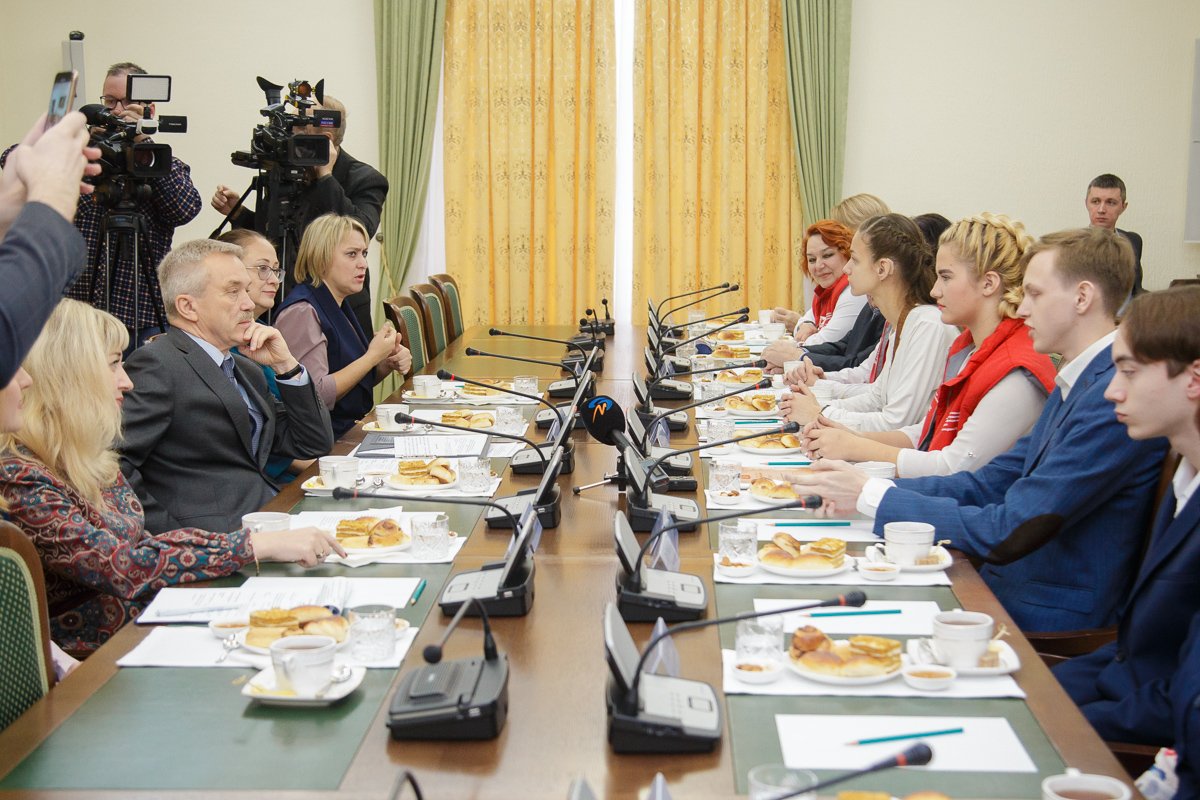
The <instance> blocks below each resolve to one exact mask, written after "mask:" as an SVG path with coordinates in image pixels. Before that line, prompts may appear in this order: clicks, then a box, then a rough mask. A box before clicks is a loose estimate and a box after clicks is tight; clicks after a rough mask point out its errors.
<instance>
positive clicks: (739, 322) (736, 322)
mask: <svg viewBox="0 0 1200 800" xmlns="http://www.w3.org/2000/svg"><path fill="white" fill-rule="evenodd" d="M749 321H750V316H749V315H748V314H741V315H739V316H738V317H737V318H736V319H734V320H733V321H732V322H726V323H725V324H724V325H718V326H717V327H715V328H710V329H708V330H706V331H705V332H704V333H701V334H699V335H698V336H693V337H692V338H690V339H684V340H683V341H682V342H679V343H678V344H673V345H671V346H670V347H667V348H665V349H664V350H663V353H664V354H666V353H671V352H673V351H675V350H678V349H679V348H681V347H683V346H684V345H685V344H691V343H692V342H696V341H699V340H701V339H704V338H706V337H708V336H712V335H713V334H714V333H716V332H718V331H723V330H725V329H726V328H732V327H733V326H734V325H742V324H744V323H746V322H749Z"/></svg>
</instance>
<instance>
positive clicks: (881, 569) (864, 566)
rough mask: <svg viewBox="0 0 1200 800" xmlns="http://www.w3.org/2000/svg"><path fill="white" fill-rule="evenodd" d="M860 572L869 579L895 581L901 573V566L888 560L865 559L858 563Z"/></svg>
mask: <svg viewBox="0 0 1200 800" xmlns="http://www.w3.org/2000/svg"><path fill="white" fill-rule="evenodd" d="M858 572H859V574H860V575H862V576H863V577H864V578H866V579H867V580H869V581H894V580H896V576H897V575H899V574H900V566H899V565H898V564H892V563H891V562H888V561H868V560H866V559H863V560H862V561H860V562H859V563H858Z"/></svg>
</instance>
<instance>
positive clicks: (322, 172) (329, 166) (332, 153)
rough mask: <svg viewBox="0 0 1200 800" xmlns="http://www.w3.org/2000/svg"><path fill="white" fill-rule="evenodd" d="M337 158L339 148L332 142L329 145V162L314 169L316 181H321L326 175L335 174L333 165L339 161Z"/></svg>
mask: <svg viewBox="0 0 1200 800" xmlns="http://www.w3.org/2000/svg"><path fill="white" fill-rule="evenodd" d="M337 157H338V149H337V146H336V145H334V143H333V142H332V141H331V142H330V143H329V160H328V161H327V162H325V163H324V164H321V165H320V166H316V167H313V178H314V179H316V180H320V179H321V178H324V177H325V176H326V175H332V174H333V164H334V162H335V161H337Z"/></svg>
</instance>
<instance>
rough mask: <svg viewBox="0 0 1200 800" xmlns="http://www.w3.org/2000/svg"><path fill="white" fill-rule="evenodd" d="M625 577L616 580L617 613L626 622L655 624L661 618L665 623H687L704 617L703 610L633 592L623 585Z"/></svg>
mask: <svg viewBox="0 0 1200 800" xmlns="http://www.w3.org/2000/svg"><path fill="white" fill-rule="evenodd" d="M624 581H625V575H624V574H622V575H621V577H619V578H617V582H618V584H620V585H619V586H618V588H617V611H618V612H619V613H620V614H621V619H623V620H625V621H626V622H656V621H657V620H658V618H659V617H662V618H663V619H664V620H666V621H667V622H687V621H688V620H693V619H700V618H701V617H703V616H704V608H703V607H700V608H687V607H685V606H681V605H679V604H678V603H677V602H675V601H674V600H673V599H671V598H669V597H654V596H652V595H648V594H644V593H642V592H635V591H633V590H631V589H628V588H626V587H625V586H624V585H623V584H624Z"/></svg>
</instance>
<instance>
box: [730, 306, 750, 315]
mask: <svg viewBox="0 0 1200 800" xmlns="http://www.w3.org/2000/svg"><path fill="white" fill-rule="evenodd" d="M733 313H735V314H749V313H750V306H742V307H741V308H739V309H738V310H737V311H735V312H733Z"/></svg>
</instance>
